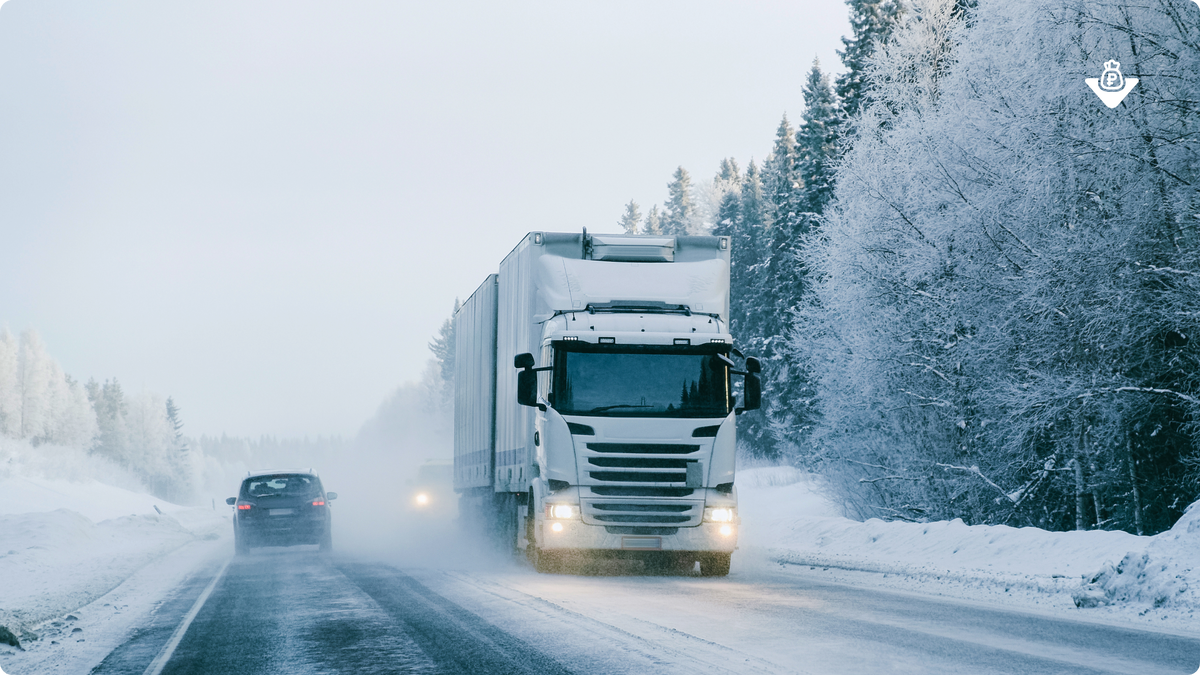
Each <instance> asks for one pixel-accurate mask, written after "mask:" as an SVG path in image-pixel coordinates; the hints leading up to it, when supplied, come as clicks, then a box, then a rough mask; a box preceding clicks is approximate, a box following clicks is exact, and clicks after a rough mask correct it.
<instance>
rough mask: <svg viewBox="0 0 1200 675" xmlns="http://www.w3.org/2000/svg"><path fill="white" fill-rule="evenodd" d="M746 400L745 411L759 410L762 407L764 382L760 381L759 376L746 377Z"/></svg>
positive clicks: (743, 407) (750, 375)
mask: <svg viewBox="0 0 1200 675" xmlns="http://www.w3.org/2000/svg"><path fill="white" fill-rule="evenodd" d="M745 398H746V403H745V405H743V406H742V409H743V410H758V409H759V408H761V407H762V382H760V381H759V379H758V376H757V375H753V374H749V375H746V389H745Z"/></svg>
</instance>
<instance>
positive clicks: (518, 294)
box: [454, 231, 761, 575]
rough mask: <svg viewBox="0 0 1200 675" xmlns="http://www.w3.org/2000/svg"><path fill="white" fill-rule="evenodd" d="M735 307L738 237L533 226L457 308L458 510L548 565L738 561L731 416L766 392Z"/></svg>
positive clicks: (710, 571) (718, 568)
mask: <svg viewBox="0 0 1200 675" xmlns="http://www.w3.org/2000/svg"><path fill="white" fill-rule="evenodd" d="M728 318H729V239H728V238H727V237H699V236H695V237H693V236H681V237H651V236H630V235H591V236H589V235H588V234H587V232H586V231H584V232H583V233H582V234H563V233H551V232H531V233H529V234H528V235H526V237H525V238H524V239H523V240H522V241H521V243H519V244H518V245H517V247H516V248H515V249H513V251H512V252H511V253H509V254H508V256H507V257H506V258H505V259H504V260H503V262H501V263H500V272H499V274H493V275H490V276H488V277H487V279H486V280H485V281H484V283H483V284H482V285H481V286H480V287H479V289H478V290H476V291H475V293H474V294H472V295H471V297H470V298H468V299H467V301H466V302H465V303H463V305H462V307H461V308H460V309H459V311H458V313H457V314H456V315H455V321H456V325H455V334H456V336H457V337H456V353H455V410H454V421H455V432H454V487H455V490H456V491H457V492H458V493H459V496H460V508H459V513H460V518H462V519H464V520H465V521H466V522H467V523H468V524H469V525H473V526H476V527H477V528H478V531H480V532H487V533H488V534H489V535H490V536H494V537H495V539H496V541H497V542H499V543H500V545H501V546H502V547H504V548H506V549H510V548H511V549H518V550H519V549H523V550H524V551H525V553H526V555H527V556H528V557H529V559H530V561H531V562H533V564H534V566H535V567H536V568H537V569H538V570H539V571H549V570H554V569H558V568H560V567H561V566H562V565H563V564H565V563H568V562H571V561H573V560H575V559H581V558H587V557H638V558H641V559H643V560H645V561H646V562H647V563H649V564H653V565H657V566H663V567H687V568H691V567H692V566H693V565H694V564H695V563H696V562H699V563H700V569H701V573H702V574H707V575H724V574H727V573H728V572H729V561H730V555H731V554H732V552H733V550H734V549H735V548H736V545H737V527H738V518H737V493H736V490H735V489H734V475H735V468H734V455H735V449H736V434H735V420H736V417H737V415H738V414H740V413H742V412H744V411H746V410H753V409H756V408H758V407H759V405H760V398H761V395H760V386H759V381H758V377H757V375H756V373H757V372H758V370H759V364H758V362H757V361H756V360H755V359H753V358H746V359H744V367H743V368H742V369H741V370H738V369H737V368H738V366H737V362H736V361H735V360H734V359H740V358H742V356H741V354H740V353H739V352H738V351H737V350H736V349H735V348H734V345H733V336H732V335H730V334H729V329H728ZM733 376H740V378H742V379H740V380H735V379H734V377H733ZM739 389H740V390H741V391H740V392H739V391H738V390H739ZM739 393H740V395H741V399H742V400H741V401H740V403H741V405H740V407H739V405H738V404H739V401H738V395H739Z"/></svg>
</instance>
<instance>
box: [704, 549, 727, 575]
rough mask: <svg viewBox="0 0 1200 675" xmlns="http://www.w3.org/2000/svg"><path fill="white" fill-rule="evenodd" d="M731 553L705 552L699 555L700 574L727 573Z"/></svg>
mask: <svg viewBox="0 0 1200 675" xmlns="http://www.w3.org/2000/svg"><path fill="white" fill-rule="evenodd" d="M732 557H733V554H732V553H705V554H704V555H702V556H700V576H702V577H723V576H726V575H728V574H729V560H730V558H732Z"/></svg>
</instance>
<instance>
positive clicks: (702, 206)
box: [693, 157, 742, 235]
mask: <svg viewBox="0 0 1200 675" xmlns="http://www.w3.org/2000/svg"><path fill="white" fill-rule="evenodd" d="M741 187H742V174H741V169H740V168H739V167H738V164H737V160H735V159H733V158H732V157H727V158H725V159H723V160H721V166H720V168H718V170H717V175H715V176H713V179H712V180H711V181H710V182H708V183H706V184H702V185H700V186H699V187H698V189H697V190H696V193H697V194H696V216H695V224H694V226H693V228H694V230H693V231H694V232H696V233H708V234H714V235H715V234H718V232H719V231H720V232H723V230H720V223H721V219H722V215H721V208H722V205H726V202H727V201H728V200H727V199H726V198H727V197H728V196H729V195H730V194H732V195H734V196H735V198H736V196H737V193H738V191H739V190H741ZM734 201H736V199H735V200H734ZM726 206H727V208H732V207H729V206H728V205H726ZM731 217H732V215H731V214H726V218H727V219H728V218H731ZM726 234H727V233H726Z"/></svg>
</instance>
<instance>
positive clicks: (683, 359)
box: [552, 343, 730, 417]
mask: <svg viewBox="0 0 1200 675" xmlns="http://www.w3.org/2000/svg"><path fill="white" fill-rule="evenodd" d="M552 396H553V404H554V408H555V409H556V410H558V412H559V413H561V414H563V415H594V416H624V417H724V416H726V415H728V414H729V410H730V407H729V405H730V401H729V371H728V368H727V366H726V363H725V361H724V360H723V359H722V358H721V357H720V356H718V354H717V351H716V350H715V349H713V348H709V347H651V346H645V347H610V346H608V345H602V346H597V345H591V344H588V343H581V344H578V345H571V346H570V347H566V346H563V347H560V348H558V349H556V350H555V358H554V380H553V386H552Z"/></svg>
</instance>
